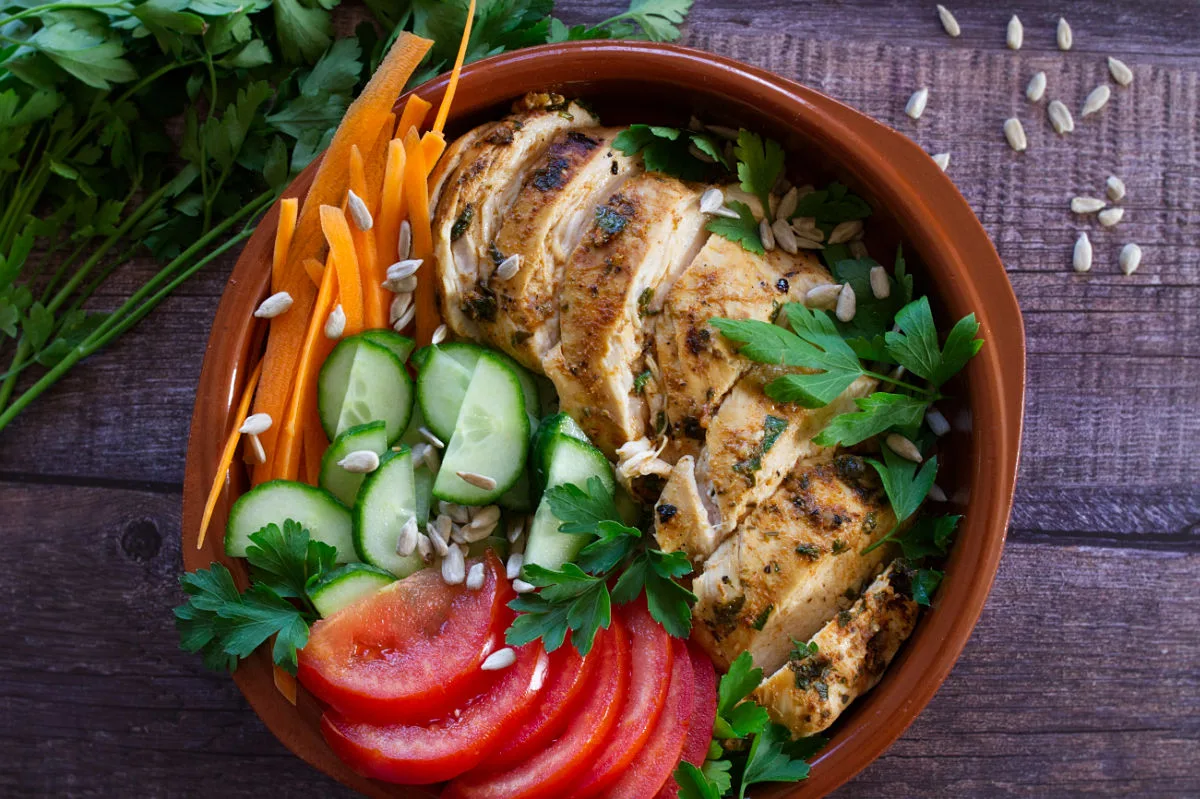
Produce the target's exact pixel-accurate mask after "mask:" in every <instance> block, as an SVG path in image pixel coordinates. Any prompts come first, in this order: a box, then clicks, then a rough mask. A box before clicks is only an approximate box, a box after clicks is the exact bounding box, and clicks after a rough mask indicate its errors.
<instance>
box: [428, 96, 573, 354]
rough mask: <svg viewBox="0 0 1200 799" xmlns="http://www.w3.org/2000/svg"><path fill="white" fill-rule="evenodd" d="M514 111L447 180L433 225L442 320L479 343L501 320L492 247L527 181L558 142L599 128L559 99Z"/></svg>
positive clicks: (529, 100)
mask: <svg viewBox="0 0 1200 799" xmlns="http://www.w3.org/2000/svg"><path fill="white" fill-rule="evenodd" d="M515 110H516V113H514V114H513V115H511V116H509V117H506V118H504V119H502V120H500V121H499V122H496V123H491V124H488V125H484V126H483V128H484V129H480V130H479V135H478V138H477V140H476V141H475V142H474V144H472V145H471V146H469V147H466V148H464V149H463V150H462V151H461V157H460V159H459V163H458V164H457V167H456V168H455V169H454V170H453V171H452V172H450V173H449V174H447V175H445V176H443V177H442V180H441V187H440V197H439V198H438V202H437V207H436V208H435V209H434V214H433V220H432V221H433V249H434V259H435V261H436V262H437V270H436V271H437V275H438V289H439V291H438V295H439V300H440V304H441V309H442V317H443V318H444V319H445V320H446V322H447V324H449V325H450V327H451V329H452V330H454V332H455V333H457V334H458V335H460V336H465V337H469V338H475V339H478V338H479V336H480V329H479V323H480V322H481V321H482V322H489V321H493V320H494V319H495V317H496V310H497V309H496V297H495V295H494V293H493V292H492V290H491V288H490V287H489V286H488V279H489V277H490V276H491V273H492V271H493V270H494V269H495V267H496V263H495V261H494V259H493V258H492V255H491V252H492V249H491V245H492V243H493V241H494V240H495V236H496V232H497V231H498V230H499V229H500V225H501V224H502V222H503V221H504V218H505V215H506V214H507V213H508V212H509V210H510V209H511V208H512V206H513V203H514V202H516V199H517V194H518V192H519V191H520V189H521V186H522V184H523V183H524V181H525V176H526V174H527V173H528V172H529V170H530V169H531V168H532V167H533V165H534V164H535V163H536V162H537V161H538V159H539V158H540V157H541V155H542V154H543V153H544V152H545V151H546V148H548V147H549V146H550V143H551V141H553V140H554V139H555V137H557V136H558V135H559V134H561V133H563V132H565V131H567V130H572V129H576V128H585V127H592V126H595V125H596V124H597V121H596V118H595V117H594V116H592V114H591V113H590V112H589V111H587V110H585V109H584V108H583V107H582V106H579V105H577V104H575V103H573V102H571V103H568V102H566V101H564V100H562V98H561V97H557V96H556V95H530V96H528V97H526V98H525V99H524V100H523V101H521V102H520V103H518V105H517V106H516V107H515ZM468 135H470V134H468ZM435 186H436V184H435Z"/></svg>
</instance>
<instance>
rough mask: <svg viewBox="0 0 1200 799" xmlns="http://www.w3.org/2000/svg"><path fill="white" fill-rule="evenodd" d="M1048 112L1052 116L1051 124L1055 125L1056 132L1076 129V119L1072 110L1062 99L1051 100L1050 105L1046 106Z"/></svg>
mask: <svg viewBox="0 0 1200 799" xmlns="http://www.w3.org/2000/svg"><path fill="white" fill-rule="evenodd" d="M1046 114H1047V115H1048V116H1049V117H1050V124H1051V125H1052V126H1053V127H1054V132H1055V133H1070V132H1071V131H1073V130H1075V120H1074V118H1072V117H1071V110H1070V109H1069V108H1067V107H1066V106H1065V105H1063V104H1062V103H1061V102H1060V101H1058V100H1051V101H1050V105H1048V106H1046Z"/></svg>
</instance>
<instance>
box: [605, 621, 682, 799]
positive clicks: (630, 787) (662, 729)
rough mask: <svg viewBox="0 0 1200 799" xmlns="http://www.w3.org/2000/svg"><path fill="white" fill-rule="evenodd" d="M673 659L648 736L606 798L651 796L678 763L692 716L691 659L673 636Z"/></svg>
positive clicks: (645, 798)
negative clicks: (665, 690) (662, 700)
mask: <svg viewBox="0 0 1200 799" xmlns="http://www.w3.org/2000/svg"><path fill="white" fill-rule="evenodd" d="M672 647H673V648H674V649H675V662H674V664H673V666H672V668H671V687H670V689H669V691H668V693H667V704H666V705H665V706H664V707H663V710H662V714H661V715H660V716H659V717H658V722H657V723H656V724H655V725H654V730H653V731H652V732H651V733H650V738H649V740H647V741H646V744H645V745H644V746H643V747H642V749H641V751H639V752H638V753H637V756H636V757H634V759H633V762H632V763H630V764H629V767H628V768H627V769H625V773H624V774H622V775H621V779H620V780H619V781H618V782H617V783H616V784H615V785H613V786H612V787H610V788H609V789H608V790H607V791H605V793H604V796H605V799H653V797H654V795H655V794H656V793H658V792H659V790H660V789H661V788H662V787H663V785H665V784H666V782H667V779H668V778H669V777H670V776H671V773H672V772H673V771H674V770H675V766H676V765H677V764H678V763H679V756H680V755H681V754H682V753H683V742H684V740H685V739H686V738H687V734H688V727H689V726H690V721H691V718H692V706H693V699H692V696H693V685H692V683H693V678H692V663H691V659H690V658H689V657H688V651H687V645H686V644H685V643H684V642H683V641H681V640H679V639H678V638H676V639H673V641H672Z"/></svg>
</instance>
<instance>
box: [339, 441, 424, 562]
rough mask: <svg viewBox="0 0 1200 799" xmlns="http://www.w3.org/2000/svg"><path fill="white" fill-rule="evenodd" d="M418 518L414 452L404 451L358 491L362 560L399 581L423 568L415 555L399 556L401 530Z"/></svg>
mask: <svg viewBox="0 0 1200 799" xmlns="http://www.w3.org/2000/svg"><path fill="white" fill-rule="evenodd" d="M416 514H417V497H416V482H415V479H414V476H413V462H412V451H411V450H410V449H408V448H407V447H405V448H404V449H401V450H400V451H399V452H391V453H388V454H387V455H386V456H384V458H383V460H381V461H380V462H379V468H378V469H376V470H375V471H373V472H371V474H369V475H367V479H366V480H364V481H363V485H362V488H360V489H359V490H358V502H357V503H355V505H354V549H355V551H357V552H358V556H359V558H361V559H362V560H364V561H366V562H367V563H370V564H371V565H372V566H378V567H379V568H381V569H387V570H388V571H389V572H391V573H392V574H394V575H396V576H397V577H407V576H408V575H410V574H412V573H413V572H415V571H418V570H419V569H421V568H423V567H424V566H425V562H424V561H423V560H421V556H420V555H419V554H417V553H416V552H414V553H413V554H411V555H408V556H407V557H405V556H401V555H397V554H396V542H397V541H398V540H399V538H400V530H401V528H403V527H404V525H405V523H407V522H408V520H409V519H410V518H413V517H414V516H416Z"/></svg>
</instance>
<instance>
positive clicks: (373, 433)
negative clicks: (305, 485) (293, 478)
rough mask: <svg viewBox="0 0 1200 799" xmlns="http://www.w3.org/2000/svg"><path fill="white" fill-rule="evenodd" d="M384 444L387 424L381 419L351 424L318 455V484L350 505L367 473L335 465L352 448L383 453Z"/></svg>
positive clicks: (386, 442) (352, 503) (385, 448)
mask: <svg viewBox="0 0 1200 799" xmlns="http://www.w3.org/2000/svg"><path fill="white" fill-rule="evenodd" d="M387 448H388V441H387V425H385V424H384V423H383V422H367V423H366V424H360V425H358V426H357V427H351V428H350V429H349V430H347V431H346V432H344V433H342V434H341V435H340V436H338V437H337V439H335V440H334V442H333V443H332V444H330V445H329V448H328V449H326V450H325V455H324V456H323V457H322V458H321V478H320V484H321V488H323V489H325V490H326V491H328V492H329V493H330V494H333V495H334V496H335V497H337V498H338V499H339V500H341V502H342V503H343V504H345V505H346V506H347V507H352V506H353V505H354V498H355V497H356V496H358V489H359V486H361V485H362V482H363V478H364V477H366V475H364V474H354V473H353V472H348V471H346V470H345V469H343V468H342V467H341V466H338V461H340V460H341V459H342V458H344V457H346V456H347V455H349V454H350V453H351V452H357V451H358V450H362V449H365V450H370V451H371V452H374V453H375V454H376V455H379V456H382V455H383V453H385V452H387Z"/></svg>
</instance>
